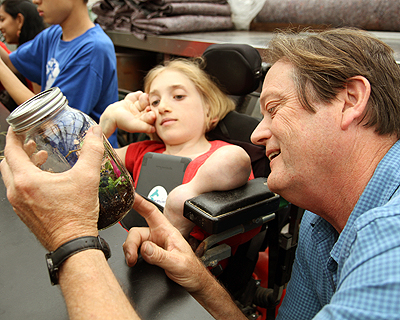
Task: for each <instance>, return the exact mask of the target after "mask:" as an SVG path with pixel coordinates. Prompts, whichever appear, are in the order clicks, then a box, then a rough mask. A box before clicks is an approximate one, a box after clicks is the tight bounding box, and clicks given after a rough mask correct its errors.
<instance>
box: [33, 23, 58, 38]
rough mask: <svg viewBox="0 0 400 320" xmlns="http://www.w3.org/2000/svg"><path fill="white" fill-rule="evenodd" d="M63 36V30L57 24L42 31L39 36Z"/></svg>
mask: <svg viewBox="0 0 400 320" xmlns="http://www.w3.org/2000/svg"><path fill="white" fill-rule="evenodd" d="M61 35H62V28H61V26H60V25H58V24H55V25H51V26H49V27H47V28H46V29H44V30H42V31H41V32H40V33H39V34H38V36H41V37H61Z"/></svg>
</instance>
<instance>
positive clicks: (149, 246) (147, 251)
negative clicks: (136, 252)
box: [144, 242, 154, 256]
mask: <svg viewBox="0 0 400 320" xmlns="http://www.w3.org/2000/svg"><path fill="white" fill-rule="evenodd" d="M144 252H145V254H146V255H148V256H151V255H152V254H153V253H154V247H153V245H152V244H150V243H149V242H148V243H146V246H145V248H144Z"/></svg>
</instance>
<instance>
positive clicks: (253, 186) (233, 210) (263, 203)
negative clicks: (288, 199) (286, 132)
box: [183, 177, 280, 234]
mask: <svg viewBox="0 0 400 320" xmlns="http://www.w3.org/2000/svg"><path fill="white" fill-rule="evenodd" d="M279 199H280V197H279V196H278V195H277V194H275V193H273V192H271V191H270V190H269V189H268V186H267V178H264V177H263V178H256V179H253V180H250V181H248V182H247V183H246V184H245V185H244V186H242V187H240V188H237V189H234V190H230V191H223V192H220V191H213V192H208V193H204V194H201V195H200V196H197V197H195V198H192V199H189V200H187V201H186V202H185V206H184V213H183V215H184V216H185V217H186V218H187V219H189V220H191V221H192V222H194V223H195V224H196V225H197V226H199V227H200V228H202V229H203V230H205V231H206V232H208V233H210V234H216V233H220V232H223V231H226V230H228V229H230V228H233V227H235V226H238V225H241V224H245V223H247V222H249V221H251V220H253V219H256V218H258V217H260V216H264V215H267V214H269V213H273V212H275V211H276V210H278V208H279V201H280V200H279Z"/></svg>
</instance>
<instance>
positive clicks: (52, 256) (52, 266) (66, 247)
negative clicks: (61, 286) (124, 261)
mask: <svg viewBox="0 0 400 320" xmlns="http://www.w3.org/2000/svg"><path fill="white" fill-rule="evenodd" d="M88 249H99V250H101V251H103V252H104V255H105V256H106V259H107V260H108V258H110V257H111V251H110V246H109V245H108V243H107V242H106V241H105V240H104V239H103V238H101V237H100V236H97V237H92V236H87V237H80V238H76V239H73V240H70V241H68V242H66V243H64V244H63V245H61V246H60V247H59V248H58V249H56V250H54V251H52V252H49V253H47V254H46V263H47V268H48V269H49V275H50V280H51V284H52V285H53V286H54V285H56V284H58V270H59V269H60V267H61V265H62V264H63V263H64V261H65V260H67V259H68V258H69V257H71V256H73V255H74V254H76V253H78V252H81V251H84V250H88Z"/></svg>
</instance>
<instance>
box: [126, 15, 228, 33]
mask: <svg viewBox="0 0 400 320" xmlns="http://www.w3.org/2000/svg"><path fill="white" fill-rule="evenodd" d="M132 26H133V33H134V34H135V35H136V36H138V37H140V38H144V37H141V36H140V34H143V35H145V34H148V33H150V34H171V33H184V32H202V31H218V30H230V29H233V23H232V19H231V17H230V16H229V17H228V16H225V17H220V16H192V15H183V16H173V17H163V18H153V19H136V20H134V21H133V22H132Z"/></svg>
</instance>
